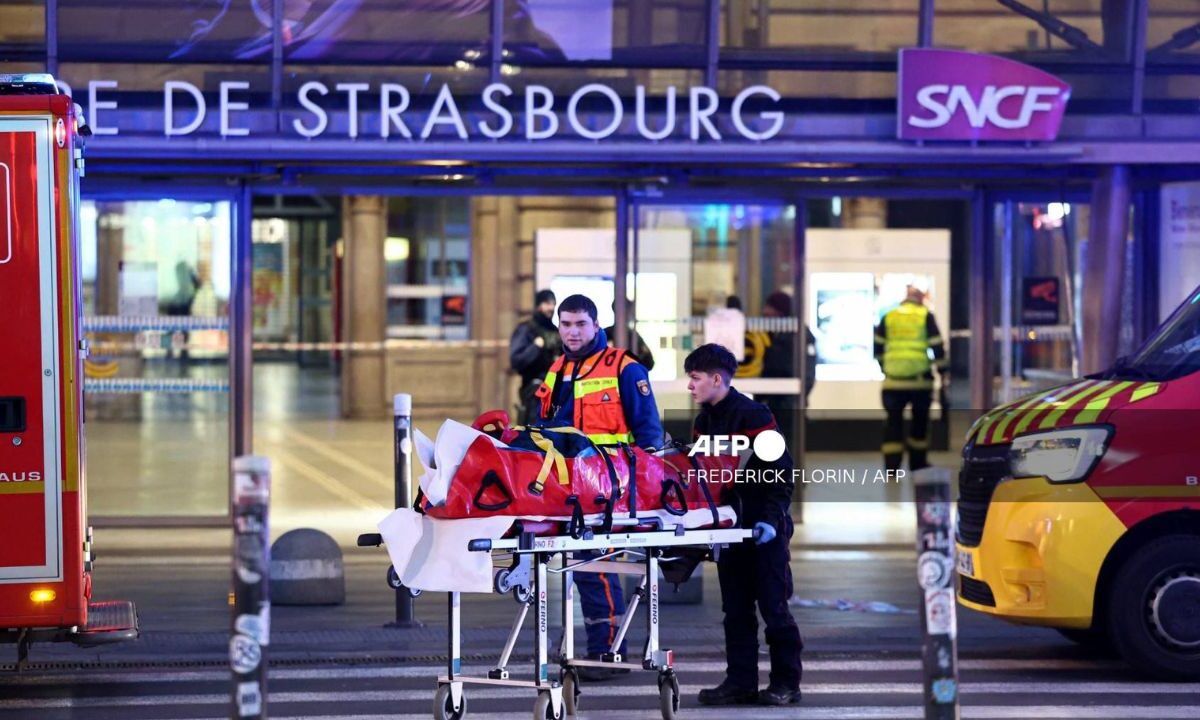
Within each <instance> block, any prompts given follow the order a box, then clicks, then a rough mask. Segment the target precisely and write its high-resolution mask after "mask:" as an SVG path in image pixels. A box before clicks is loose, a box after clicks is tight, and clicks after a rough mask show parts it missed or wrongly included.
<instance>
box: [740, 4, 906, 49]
mask: <svg viewBox="0 0 1200 720" xmlns="http://www.w3.org/2000/svg"><path fill="white" fill-rule="evenodd" d="M917 19H918V2H917V0H722V2H721V47H722V48H730V49H734V48H736V49H738V50H760V51H766V50H780V49H795V50H797V51H799V52H802V53H804V54H814V53H815V54H829V55H838V54H849V53H863V52H879V53H891V52H894V51H895V50H898V49H899V48H902V47H911V46H913V45H915V44H916V42H917Z"/></svg>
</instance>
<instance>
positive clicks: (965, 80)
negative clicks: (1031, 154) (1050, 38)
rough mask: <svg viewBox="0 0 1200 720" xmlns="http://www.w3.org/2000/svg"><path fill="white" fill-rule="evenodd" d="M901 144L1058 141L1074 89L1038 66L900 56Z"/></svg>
mask: <svg viewBox="0 0 1200 720" xmlns="http://www.w3.org/2000/svg"><path fill="white" fill-rule="evenodd" d="M899 85H900V87H899V92H898V93H897V94H898V97H899V118H898V123H897V125H898V127H897V135H898V136H899V137H900V139H901V140H1018V141H1029V140H1054V139H1055V138H1056V137H1057V136H1058V127H1059V125H1060V124H1061V123H1062V117H1063V112H1065V111H1066V109H1067V100H1068V99H1070V97H1071V86H1070V85H1068V84H1066V83H1065V82H1063V81H1062V80H1059V79H1058V78H1056V77H1054V76H1053V75H1050V74H1049V73H1045V72H1042V71H1041V70H1038V69H1037V68H1034V67H1030V66H1028V65H1024V64H1022V63H1019V62H1015V61H1013V60H1008V59H1006V58H1002V57H996V56H995V55H980V54H977V53H969V52H962V51H959V50H932V49H925V48H909V49H905V50H901V51H900V72H899Z"/></svg>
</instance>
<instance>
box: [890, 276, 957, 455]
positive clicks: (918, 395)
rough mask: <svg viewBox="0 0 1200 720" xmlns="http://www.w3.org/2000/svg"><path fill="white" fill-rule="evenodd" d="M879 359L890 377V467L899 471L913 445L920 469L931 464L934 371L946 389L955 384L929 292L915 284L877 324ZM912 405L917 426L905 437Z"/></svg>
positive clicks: (913, 422) (910, 428) (913, 423)
mask: <svg viewBox="0 0 1200 720" xmlns="http://www.w3.org/2000/svg"><path fill="white" fill-rule="evenodd" d="M931 356H932V357H931ZM875 359H876V360H878V361H879V366H880V367H881V368H882V369H883V375H884V379H883V408H884V410H886V411H887V424H886V425H885V426H884V433H883V464H884V467H885V468H887V469H888V470H899V469H900V466H901V465H903V463H904V451H905V449H906V448H907V450H908V468H909V470H910V471H916V470H920V469H921V468H923V467H926V466H928V464H929V463H928V462H927V460H926V457H927V455H928V453H929V408H930V407H931V406H932V405H933V371H934V369H935V368H936V369H937V371H938V374H939V375H940V376H941V381H942V387H948V386H949V384H950V373H949V371H948V369H947V367H946V344H945V342H944V341H943V340H942V334H941V332H939V331H938V325H937V321H936V320H935V319H934V317H933V313H932V312H930V310H929V308H927V307H925V293H923V292H922V291H921V290H920V288H917V287H914V286H912V285H909V286H908V291H907V295H906V297H905V299H904V302H902V303H900V306H899V307H897V308H895V309H894V310H892V311H891V312H889V313H887V314H886V315H884V316H883V321H882V322H880V324H879V327H877V328H875ZM908 406H911V407H912V425H911V426H910V427H909V432H908V437H905V435H904V408H905V407H908Z"/></svg>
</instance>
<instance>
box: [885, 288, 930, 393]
mask: <svg viewBox="0 0 1200 720" xmlns="http://www.w3.org/2000/svg"><path fill="white" fill-rule="evenodd" d="M928 318H929V308H927V307H925V306H924V305H919V304H917V303H913V302H905V303H901V304H900V307H898V308H896V309H895V310H892V311H891V312H889V313H888V314H887V315H885V316H884V318H883V331H884V337H883V338H880V340H882V342H883V344H884V345H883V359H882V362H881V365H882V366H883V374H884V375H885V376H886V378H887V380H886V381H885V382H884V386H885V387H887V386H888V385H895V384H896V382H897V381H899V382H903V383H905V384H906V385H908V386H910V387H912V386H913V385H912V384H911V383H912V382H918V383H920V384H921V385H922V386H925V387H932V379H931V377H930V369H931V368H932V367H933V363H932V361H931V360H930V358H929V345H930V342H929V341H930V338H929V332H928V330H927V328H928V325H927V322H928ZM888 381H891V382H888Z"/></svg>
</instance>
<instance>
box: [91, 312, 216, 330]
mask: <svg viewBox="0 0 1200 720" xmlns="http://www.w3.org/2000/svg"><path fill="white" fill-rule="evenodd" d="M228 329H229V318H227V317H221V316H215V317H193V316H191V315H93V316H89V317H85V318H84V319H83V331H84V332H112V333H129V332H141V331H145V330H153V331H156V332H175V331H180V332H190V331H193V330H228Z"/></svg>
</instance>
